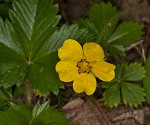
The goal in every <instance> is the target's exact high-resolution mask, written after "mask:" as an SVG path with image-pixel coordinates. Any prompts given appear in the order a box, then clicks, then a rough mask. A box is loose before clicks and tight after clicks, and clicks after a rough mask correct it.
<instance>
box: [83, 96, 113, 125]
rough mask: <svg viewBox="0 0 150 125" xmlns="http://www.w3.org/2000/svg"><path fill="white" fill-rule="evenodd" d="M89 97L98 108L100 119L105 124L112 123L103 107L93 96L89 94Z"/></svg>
mask: <svg viewBox="0 0 150 125" xmlns="http://www.w3.org/2000/svg"><path fill="white" fill-rule="evenodd" d="M86 97H87V99H88V100H89V101H90V102H91V103H92V104H93V105H94V107H95V108H96V109H97V110H98V114H99V119H100V120H101V122H102V124H103V125H112V124H111V123H110V121H109V120H108V118H107V116H106V114H105V112H104V110H103V108H102V107H101V105H100V104H99V103H97V102H96V100H94V99H93V98H92V97H91V96H87V95H86Z"/></svg>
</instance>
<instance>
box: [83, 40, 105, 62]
mask: <svg viewBox="0 0 150 125" xmlns="http://www.w3.org/2000/svg"><path fill="white" fill-rule="evenodd" d="M83 52H84V55H85V57H86V59H87V60H89V61H101V60H102V59H103V58H104V51H103V49H102V47H101V46H100V45H99V44H97V43H94V42H90V43H85V44H84V45H83Z"/></svg>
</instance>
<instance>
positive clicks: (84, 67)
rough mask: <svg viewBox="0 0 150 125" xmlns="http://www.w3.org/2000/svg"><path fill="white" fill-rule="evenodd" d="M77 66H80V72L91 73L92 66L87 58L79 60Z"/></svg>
mask: <svg viewBox="0 0 150 125" xmlns="http://www.w3.org/2000/svg"><path fill="white" fill-rule="evenodd" d="M77 67H78V73H79V74H80V73H88V74H89V73H90V72H91V69H92V66H91V64H90V62H88V61H87V60H86V59H81V60H80V61H78V63H77Z"/></svg>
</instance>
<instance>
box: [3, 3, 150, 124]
mask: <svg viewBox="0 0 150 125" xmlns="http://www.w3.org/2000/svg"><path fill="white" fill-rule="evenodd" d="M57 13H58V6H57V5H54V4H53V1H52V0H13V3H12V9H11V10H10V11H9V17H10V19H6V20H3V19H2V18H0V71H1V72H0V121H1V122H0V125H4V124H6V125H10V124H11V125H20V124H21V125H65V124H67V120H66V118H65V116H64V115H63V113H60V112H57V111H56V107H53V106H50V105H49V101H46V102H45V103H43V104H40V103H39V102H38V103H37V104H35V105H34V104H33V103H32V96H33V93H34V92H37V93H40V95H42V94H44V95H48V94H49V93H53V94H55V95H56V96H58V93H59V89H61V88H64V84H63V82H72V81H73V89H74V91H75V92H76V93H82V92H85V93H86V94H87V95H92V94H93V93H94V92H95V90H96V87H97V83H100V84H102V87H103V88H104V89H105V91H104V93H103V100H104V103H105V105H106V106H108V107H110V108H113V107H117V106H118V105H119V104H120V102H121V101H122V102H123V103H124V104H125V105H129V106H130V107H138V106H139V105H142V102H144V101H147V102H150V98H149V96H150V92H149V89H150V86H149V82H150V81H149V75H150V72H149V67H150V66H149V63H150V58H148V60H147V62H146V68H144V66H143V65H142V63H139V62H133V63H131V64H130V63H126V62H125V63H120V62H117V60H116V61H115V62H111V63H108V60H107V54H108V53H109V55H110V56H111V57H113V58H114V59H116V57H118V58H120V57H122V58H123V57H125V56H126V54H125V47H126V46H127V45H131V44H133V43H136V42H137V41H138V40H139V39H140V38H141V36H142V34H143V32H142V28H143V27H142V25H140V24H138V23H136V22H133V21H130V22H121V21H120V20H119V17H120V15H121V13H120V12H118V11H117V9H116V8H115V7H113V6H112V5H111V4H110V3H100V4H94V5H93V6H92V7H91V9H90V11H89V14H88V17H87V18H86V19H80V20H78V21H75V23H76V24H75V23H74V24H70V25H66V24H63V25H62V26H59V27H58V23H59V21H60V18H61V17H60V15H58V14H57ZM77 41H78V42H77ZM81 45H83V48H82V47H81ZM103 50H104V51H103ZM105 53H106V54H105ZM112 63H113V64H112ZM145 76H146V77H145ZM144 77H145V78H144ZM96 78H99V79H100V80H102V81H103V82H102V81H100V82H99V80H98V81H97V79H96ZM143 79H144V81H143ZM62 81H63V82H62ZM12 86H13V87H14V86H15V87H16V88H17V89H16V90H15V91H13V92H12V89H10V88H11V87H12ZM142 86H144V88H143V87H142ZM21 94H23V95H24V96H25V101H24V102H23V101H21V102H20V101H19V102H16V103H15V102H14V100H13V99H14V98H13V97H14V95H21ZM35 94H36V93H35ZM145 97H146V98H145Z"/></svg>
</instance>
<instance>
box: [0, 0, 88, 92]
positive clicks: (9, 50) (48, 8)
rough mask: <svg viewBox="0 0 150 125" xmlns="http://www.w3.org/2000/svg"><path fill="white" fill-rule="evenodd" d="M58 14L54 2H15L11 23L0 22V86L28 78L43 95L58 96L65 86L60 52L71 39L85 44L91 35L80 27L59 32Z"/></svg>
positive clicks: (64, 27) (68, 27)
mask: <svg viewBox="0 0 150 125" xmlns="http://www.w3.org/2000/svg"><path fill="white" fill-rule="evenodd" d="M57 13H58V7H57V6H56V5H53V1H52V0H45V1H41V0H14V1H13V8H12V10H11V11H10V14H9V16H10V19H11V21H8V20H6V21H5V22H4V21H3V20H2V19H0V58H1V60H0V69H1V73H0V82H1V86H5V87H9V86H12V85H13V84H18V85H20V84H21V83H22V82H23V81H24V80H26V79H28V80H29V81H30V82H31V84H32V85H33V87H34V88H37V89H39V90H40V91H41V92H49V91H52V92H53V93H55V94H57V93H58V90H59V88H62V87H63V84H62V82H61V81H60V80H59V78H58V74H57V73H56V72H55V65H56V63H57V62H58V61H59V60H58V55H56V54H57V50H58V49H59V48H60V46H62V44H63V42H64V40H66V39H68V38H73V39H76V40H78V41H79V42H80V43H85V42H86V40H88V39H90V35H87V34H88V32H87V30H85V29H79V27H78V26H77V25H71V26H67V25H64V26H62V27H61V28H60V29H58V28H57V24H58V22H59V20H60V16H58V15H57Z"/></svg>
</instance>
